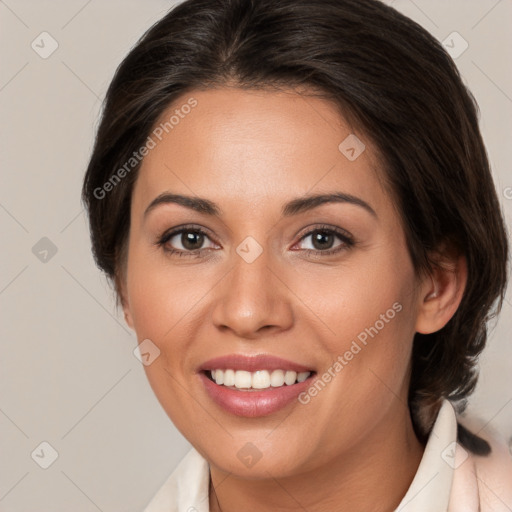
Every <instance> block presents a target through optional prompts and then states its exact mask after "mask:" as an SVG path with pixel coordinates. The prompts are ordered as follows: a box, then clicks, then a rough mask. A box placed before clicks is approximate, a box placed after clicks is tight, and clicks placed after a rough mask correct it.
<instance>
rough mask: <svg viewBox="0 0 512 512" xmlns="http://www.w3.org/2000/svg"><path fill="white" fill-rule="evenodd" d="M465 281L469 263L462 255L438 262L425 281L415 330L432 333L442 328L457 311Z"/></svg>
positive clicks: (420, 296)
mask: <svg viewBox="0 0 512 512" xmlns="http://www.w3.org/2000/svg"><path fill="white" fill-rule="evenodd" d="M466 282H467V263H466V258H465V257H464V256H463V255H459V256H457V257H455V258H450V259H445V260H444V261H443V262H439V263H437V264H436V266H435V267H434V269H433V272H432V274H430V275H429V276H426V277H425V279H424V280H423V283H422V287H421V291H420V294H419V297H418V301H419V304H418V307H419V309H418V316H417V319H416V332H419V333H421V334H431V333H433V332H436V331H439V330H440V329H442V328H443V327H444V326H445V325H446V324H447V323H448V322H449V321H450V319H451V318H452V317H453V315H454V314H455V312H456V311H457V309H458V307H459V305H460V302H461V300H462V297H463V295H464V290H465V287H466Z"/></svg>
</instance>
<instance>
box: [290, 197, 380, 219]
mask: <svg viewBox="0 0 512 512" xmlns="http://www.w3.org/2000/svg"><path fill="white" fill-rule="evenodd" d="M325 203H349V204H354V205H356V206H360V207H361V208H364V209H365V210H366V211H367V212H368V213H370V214H371V215H373V216H374V217H375V218H377V214H376V213H375V210H374V209H373V208H372V207H371V206H370V205H369V204H368V203H367V202H366V201H363V200H362V199H360V198H359V197H356V196H353V195H351V194H345V193H344V192H333V193H332V194H314V195H309V196H304V197H298V198H297V199H293V200H292V201H290V202H289V203H286V204H285V206H284V207H283V211H282V215H283V217H288V216H291V215H297V214H298V213H302V212H305V211H308V210H312V209H313V208H316V207H318V206H320V205H322V204H325Z"/></svg>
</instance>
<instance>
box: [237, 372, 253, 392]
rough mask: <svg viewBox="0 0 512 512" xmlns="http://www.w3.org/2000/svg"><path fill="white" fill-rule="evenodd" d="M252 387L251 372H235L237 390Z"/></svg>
mask: <svg viewBox="0 0 512 512" xmlns="http://www.w3.org/2000/svg"><path fill="white" fill-rule="evenodd" d="M250 387H251V372H245V371H238V372H235V388H238V389H242V388H250Z"/></svg>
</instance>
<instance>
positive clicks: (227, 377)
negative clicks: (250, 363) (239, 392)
mask: <svg viewBox="0 0 512 512" xmlns="http://www.w3.org/2000/svg"><path fill="white" fill-rule="evenodd" d="M217 371H218V370H217ZM234 385H235V372H234V371H233V370H225V371H224V386H234Z"/></svg>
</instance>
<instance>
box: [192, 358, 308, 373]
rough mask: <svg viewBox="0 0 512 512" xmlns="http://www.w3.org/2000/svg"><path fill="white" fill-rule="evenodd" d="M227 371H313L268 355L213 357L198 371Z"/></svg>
mask: <svg viewBox="0 0 512 512" xmlns="http://www.w3.org/2000/svg"><path fill="white" fill-rule="evenodd" d="M227 369H231V370H245V371H248V372H254V371H256V370H290V371H294V372H297V373H300V372H312V371H314V370H312V369H311V368H310V367H307V366H304V365H302V364H299V363H296V362H294V361H289V360H287V359H282V358H281V357H276V356H272V355H270V354H259V355H256V356H247V355H244V354H229V355H225V356H220V357H215V358H213V359H209V360H208V361H205V362H204V363H202V364H201V366H200V367H199V369H198V371H205V370H227Z"/></svg>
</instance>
